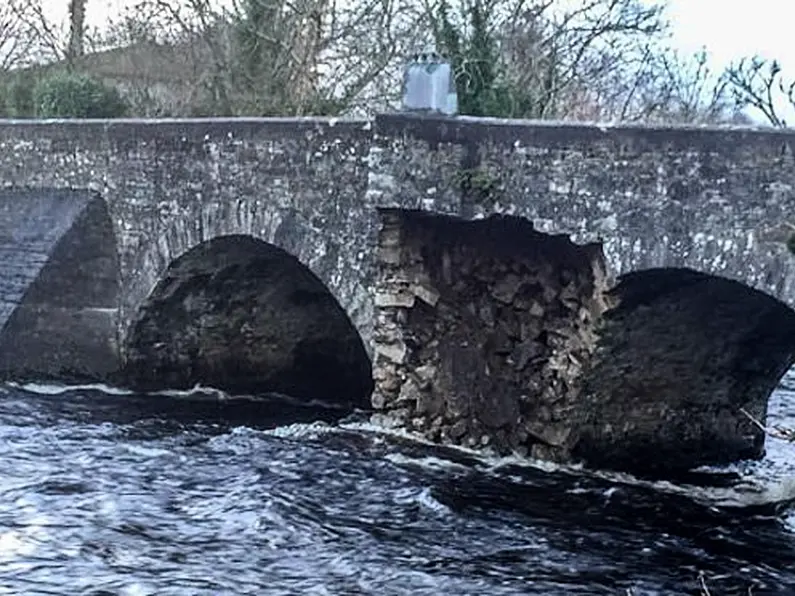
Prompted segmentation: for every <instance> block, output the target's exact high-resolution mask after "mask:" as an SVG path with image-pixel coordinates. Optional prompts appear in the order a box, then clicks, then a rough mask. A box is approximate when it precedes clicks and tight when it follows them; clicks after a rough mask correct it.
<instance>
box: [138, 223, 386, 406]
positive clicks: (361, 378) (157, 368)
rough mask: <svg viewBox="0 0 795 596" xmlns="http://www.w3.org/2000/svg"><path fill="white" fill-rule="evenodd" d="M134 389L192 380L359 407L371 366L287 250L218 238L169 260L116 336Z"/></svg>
mask: <svg viewBox="0 0 795 596" xmlns="http://www.w3.org/2000/svg"><path fill="white" fill-rule="evenodd" d="M125 348H126V350H125V353H126V356H127V358H126V363H125V368H124V375H123V376H124V379H125V381H126V382H127V383H128V384H129V385H131V386H133V387H135V388H138V389H143V390H155V389H165V388H172V389H184V388H190V387H194V386H196V385H197V384H200V385H205V386H211V387H215V388H218V389H223V390H225V391H229V392H232V393H255V394H261V393H269V392H274V393H283V394H287V395H290V396H292V397H295V398H301V399H307V400H309V399H319V400H324V401H329V402H333V403H336V404H340V405H346V406H361V407H364V406H367V405H368V404H369V397H370V394H371V393H372V389H373V380H372V367H371V363H370V359H369V356H368V355H367V351H366V350H365V347H364V344H363V342H362V339H361V337H360V336H359V333H358V332H357V330H356V329H355V327H354V326H353V324H352V323H351V321H350V319H349V318H348V315H347V314H346V313H345V311H344V310H343V308H342V307H341V306H340V305H339V303H338V302H337V300H336V299H335V298H334V296H333V295H332V294H331V292H330V291H329V290H328V288H326V286H325V285H324V284H323V282H322V281H321V280H320V279H319V278H318V277H317V276H316V275H315V274H314V273H312V272H311V271H310V270H309V269H308V268H307V267H306V266H305V265H303V264H302V263H301V262H300V261H299V260H298V259H297V258H296V257H294V256H293V255H291V254H290V253H288V252H287V251H285V250H283V249H281V248H278V247H276V246H274V245H272V244H269V243H267V242H265V241H262V240H258V239H256V238H253V237H251V236H247V235H227V236H219V237H216V238H213V239H211V240H208V241H205V242H203V243H201V244H199V245H197V246H195V247H194V248H192V249H191V250H189V251H188V252H186V253H184V254H182V255H181V256H180V257H178V258H177V259H175V260H174V261H173V262H172V263H171V264H170V265H169V266H168V268H167V269H166V271H165V273H164V275H163V276H162V277H161V279H160V281H159V282H158V283H157V284H156V286H155V288H154V289H153V290H152V292H151V294H150V295H149V297H148V298H147V299H146V301H145V302H144V304H143V306H142V307H141V308H140V309H139V311H138V313H137V316H136V317H135V319H134V321H133V323H132V326H131V328H130V329H129V331H128V334H127V338H126V341H125Z"/></svg>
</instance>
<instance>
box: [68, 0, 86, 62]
mask: <svg viewBox="0 0 795 596" xmlns="http://www.w3.org/2000/svg"><path fill="white" fill-rule="evenodd" d="M85 35H86V0H69V45H68V46H67V50H66V56H67V59H68V60H70V61H74V60H75V59H77V58H79V57H81V56H82V55H83V53H84V51H85Z"/></svg>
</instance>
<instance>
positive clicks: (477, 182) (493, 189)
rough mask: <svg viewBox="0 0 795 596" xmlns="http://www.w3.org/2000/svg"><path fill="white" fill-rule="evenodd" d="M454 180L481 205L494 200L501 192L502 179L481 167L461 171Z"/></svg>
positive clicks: (463, 191) (467, 194)
mask: <svg viewBox="0 0 795 596" xmlns="http://www.w3.org/2000/svg"><path fill="white" fill-rule="evenodd" d="M454 181H455V183H456V184H457V185H458V187H459V188H460V189H461V192H462V193H463V194H464V195H466V196H469V197H471V198H472V199H474V200H475V201H476V202H478V203H479V204H481V205H485V204H487V203H488V202H490V201H494V200H495V199H496V198H497V196H498V194H499V189H500V181H499V180H497V179H496V178H495V177H494V176H493V175H492V174H490V173H489V172H488V171H486V170H485V169H483V168H480V167H477V168H466V169H463V170H461V171H459V172H458V173H457V174H456V177H455V180H454Z"/></svg>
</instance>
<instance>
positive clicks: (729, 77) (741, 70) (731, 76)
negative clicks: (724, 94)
mask: <svg viewBox="0 0 795 596" xmlns="http://www.w3.org/2000/svg"><path fill="white" fill-rule="evenodd" d="M725 77H726V82H727V84H728V85H729V87H730V89H731V92H732V95H733V97H734V100H735V102H736V104H737V106H738V107H740V108H752V109H754V110H757V111H758V112H759V113H761V114H762V116H764V118H765V119H766V120H767V121H768V122H769V123H770V124H771V125H772V126H778V127H786V126H787V120H786V118H785V116H784V115H782V114H781V111H782V108H785V107H786V106H787V104H789V106H790V107H792V108H795V80H793V81H788V80H787V79H785V78H784V76H783V73H782V69H781V64H780V63H779V62H778V61H776V60H765V59H763V58H759V57H752V58H746V59H743V60H740V61H738V62H735V63H734V64H732V65H731V66H730V67H729V68H728V69H727V71H726V75H725Z"/></svg>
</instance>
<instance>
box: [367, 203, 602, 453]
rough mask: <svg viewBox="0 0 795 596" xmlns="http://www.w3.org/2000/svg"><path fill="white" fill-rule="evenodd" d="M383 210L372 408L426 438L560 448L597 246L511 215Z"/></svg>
mask: <svg viewBox="0 0 795 596" xmlns="http://www.w3.org/2000/svg"><path fill="white" fill-rule="evenodd" d="M382 218H383V227H382V230H381V234H380V237H379V244H378V257H377V258H378V260H379V263H380V265H381V267H380V275H379V277H378V280H377V282H376V285H375V305H376V332H375V362H374V370H375V372H374V375H375V380H376V388H375V394H374V398H373V405H374V407H375V408H376V409H377V410H378V414H377V415H376V419H377V420H380V421H382V422H384V423H386V424H390V425H397V426H402V427H406V428H408V429H411V430H414V431H418V432H420V433H422V434H423V435H424V436H425V437H427V438H429V439H431V440H434V441H443V442H448V443H453V444H460V445H465V446H468V447H487V446H488V447H491V448H493V449H494V450H496V451H497V452H499V453H503V454H505V453H509V452H512V451H516V452H519V453H529V454H531V455H533V456H535V457H543V458H547V459H559V460H565V459H568V458H569V455H570V450H571V448H572V446H573V445H574V443H575V440H576V438H577V432H575V431H576V430H577V429H578V428H579V423H580V421H581V419H582V417H583V413H582V412H581V411H580V408H579V403H580V392H581V384H582V378H583V375H582V372H583V367H584V366H585V365H587V363H588V362H589V361H590V356H591V354H592V353H593V351H594V349H595V346H596V334H595V328H594V323H595V322H596V321H597V320H599V318H600V316H601V315H602V313H603V312H604V311H605V310H606V308H607V303H606V302H605V299H604V290H605V289H606V287H607V285H608V279H607V276H606V273H605V263H604V258H603V255H602V251H601V246H599V245H598V244H593V245H587V246H578V245H576V244H574V243H572V242H571V241H570V240H569V239H568V238H566V237H564V236H549V235H546V234H542V233H539V232H537V231H535V230H533V228H532V226H531V225H530V224H529V223H528V222H527V221H525V220H522V219H520V218H513V217H490V218H487V219H484V220H478V221H464V220H460V219H456V218H452V217H444V216H434V215H429V214H425V213H421V212H412V211H397V210H385V211H383V212H382Z"/></svg>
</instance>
